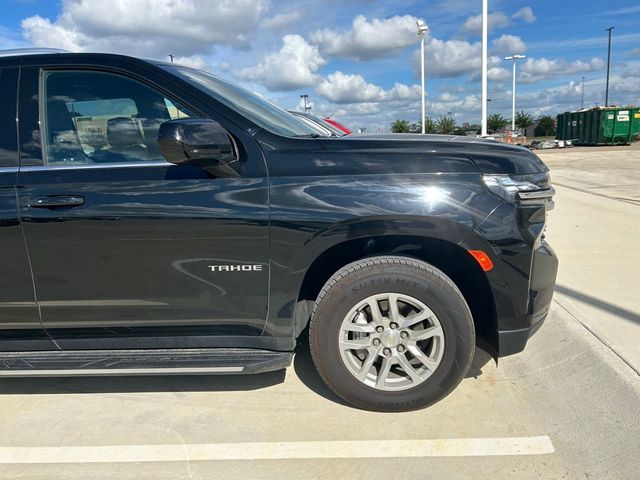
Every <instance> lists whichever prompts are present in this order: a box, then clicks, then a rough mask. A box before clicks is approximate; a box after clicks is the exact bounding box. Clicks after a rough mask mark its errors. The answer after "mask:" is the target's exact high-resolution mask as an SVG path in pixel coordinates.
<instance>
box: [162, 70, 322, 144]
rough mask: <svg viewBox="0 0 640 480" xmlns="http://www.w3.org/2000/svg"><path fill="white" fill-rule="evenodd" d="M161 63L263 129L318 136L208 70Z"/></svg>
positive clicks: (268, 104)
mask: <svg viewBox="0 0 640 480" xmlns="http://www.w3.org/2000/svg"><path fill="white" fill-rule="evenodd" d="M161 67H162V68H164V69H165V70H169V71H170V72H171V73H173V74H175V75H178V76H179V77H181V78H182V79H184V80H186V81H187V82H189V83H191V84H192V85H194V86H195V87H197V88H199V89H200V90H203V91H204V92H206V93H208V94H209V95H211V96H212V97H213V98H215V99H216V100H218V101H220V102H221V103H223V104H224V105H226V106H227V107H229V108H231V109H232V110H235V111H236V112H238V113H239V114H241V115H242V116H244V117H246V118H248V119H249V120H251V121H252V122H253V123H255V124H256V125H258V126H259V127H262V128H264V129H265V130H268V131H270V132H273V133H277V134H279V135H285V136H287V137H301V136H312V137H318V136H321V134H319V133H318V131H317V130H315V129H313V128H311V127H310V126H309V125H307V124H305V123H304V122H303V121H302V120H300V119H299V118H296V117H295V116H293V115H291V114H290V113H289V112H287V111H286V110H284V109H282V108H280V107H278V106H277V105H275V104H273V103H271V102H269V101H267V100H265V99H264V98H261V97H260V96H258V95H256V94H255V93H252V92H250V91H248V90H245V89H244V88H241V87H238V86H237V85H234V84H232V83H229V82H227V81H226V80H222V79H221V78H218V77H215V76H213V75H211V74H210V73H207V72H204V71H202V70H196V69H193V68H187V67H178V66H173V65H161Z"/></svg>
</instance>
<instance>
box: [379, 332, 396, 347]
mask: <svg viewBox="0 0 640 480" xmlns="http://www.w3.org/2000/svg"><path fill="white" fill-rule="evenodd" d="M380 343H382V345H383V346H384V347H385V348H395V347H397V346H398V345H399V344H400V333H399V332H398V331H396V330H391V329H389V328H387V329H385V331H384V332H382V335H381V336H380Z"/></svg>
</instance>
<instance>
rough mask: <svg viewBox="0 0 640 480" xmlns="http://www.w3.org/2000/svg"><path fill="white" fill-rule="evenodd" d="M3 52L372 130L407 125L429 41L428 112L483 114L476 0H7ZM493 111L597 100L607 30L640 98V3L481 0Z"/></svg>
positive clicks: (615, 91) (414, 116)
mask: <svg viewBox="0 0 640 480" xmlns="http://www.w3.org/2000/svg"><path fill="white" fill-rule="evenodd" d="M1 6H2V16H1V17H0V48H14V47H26V46H47V47H60V48H66V49H69V50H74V51H110V52H118V53H129V54H134V55H141V56H144V57H149V58H163V59H166V58H167V55H168V54H169V53H172V54H175V55H177V57H178V61H180V62H182V63H185V64H189V65H193V66H198V67H202V68H206V69H207V70H210V71H212V72H214V73H216V74H218V75H220V76H222V77H224V78H228V79H230V80H232V81H235V82H238V83H241V84H242V85H244V86H245V87H247V88H249V89H251V90H254V91H256V92H258V93H260V94H261V95H263V96H265V97H267V98H269V99H271V100H273V101H275V102H276V103H278V104H280V105H281V106H284V107H286V108H289V109H296V108H300V94H302V93H306V94H308V95H309V96H310V99H311V101H312V105H313V112H314V113H316V114H318V115H330V116H332V117H334V118H337V119H339V120H341V121H344V123H346V124H349V125H350V126H352V127H355V128H362V127H366V128H367V130H368V131H379V130H385V129H388V128H389V125H390V123H391V122H392V121H393V120H394V119H396V118H401V119H407V120H411V121H417V120H418V119H419V115H420V114H419V110H420V88H419V84H420V79H419V75H418V71H419V64H420V56H419V40H418V37H417V35H416V32H415V30H416V27H415V21H416V20H418V19H420V20H424V21H425V22H426V23H427V24H428V25H429V28H430V35H429V36H428V38H427V41H426V52H427V53H426V72H427V90H428V103H427V114H428V115H430V116H432V117H435V118H438V117H439V116H442V115H446V114H448V112H452V113H451V114H452V115H453V116H454V117H455V118H456V120H457V121H458V123H459V124H462V123H463V122H471V123H478V122H479V115H480V82H479V75H480V72H479V65H480V56H479V53H480V43H479V41H480V34H479V33H480V32H479V31H478V28H477V26H478V23H479V22H478V20H479V19H478V15H479V14H480V9H481V1H480V0H435V1H415V0H403V1H402V2H396V1H376V0H361V1H357V0H356V1H344V0H341V1H337V0H322V1H311V0H299V1H290V0H218V1H212V0H209V1H202V0H179V1H178V0H139V1H136V0H112V1H105V0H64V1H61V2H52V1H43V0H3V1H2V2H1ZM489 11H490V27H491V28H490V35H489V54H490V56H491V60H490V71H489V78H490V81H489V97H490V98H491V99H492V101H491V103H490V104H489V110H490V113H501V114H503V115H505V117H510V115H511V69H510V68H511V66H510V63H508V62H505V61H504V60H502V58H503V57H504V56H505V55H506V54H510V53H524V54H525V55H527V59H526V60H524V61H521V62H520V63H519V64H518V70H519V73H518V109H520V108H522V109H525V110H527V111H530V112H531V113H533V114H535V115H540V114H551V115H555V114H556V113H558V112H562V111H565V110H569V109H574V108H577V107H580V101H581V78H582V77H583V76H584V77H585V104H586V105H587V106H590V105H595V104H602V103H603V102H604V83H605V74H606V58H607V33H606V31H605V29H606V28H607V27H609V26H615V30H614V37H613V38H614V42H613V55H612V72H611V78H612V81H611V89H610V100H611V103H616V104H635V105H640V30H638V25H640V3H639V2H638V1H637V0H635V1H631V0H628V1H627V0H619V1H610V2H602V1H595V0H582V1H570V0H565V1H564V2H559V1H557V0H556V1H547V0H543V1H537V2H532V1H524V2H521V1H507V0H490V1H489Z"/></svg>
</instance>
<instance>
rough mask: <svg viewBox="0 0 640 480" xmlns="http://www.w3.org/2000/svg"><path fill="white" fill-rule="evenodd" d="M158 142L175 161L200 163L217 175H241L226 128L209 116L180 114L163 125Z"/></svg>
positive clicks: (178, 163)
mask: <svg viewBox="0 0 640 480" xmlns="http://www.w3.org/2000/svg"><path fill="white" fill-rule="evenodd" d="M158 145H159V146H160V151H161V152H162V155H163V156H164V158H165V159H166V160H167V162H169V163H173V164H174V165H198V166H199V167H202V168H204V169H205V170H207V171H208V172H210V173H211V174H213V175H215V176H218V177H238V176H239V175H240V173H239V171H238V157H237V149H236V148H235V145H234V143H233V142H232V139H231V137H230V136H229V134H228V133H227V131H226V130H225V129H224V128H222V126H220V124H219V123H218V122H215V121H213V120H210V119H208V118H180V119H177V120H169V121H166V122H164V123H162V124H161V125H160V128H159V130H158Z"/></svg>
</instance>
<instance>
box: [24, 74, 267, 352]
mask: <svg viewBox="0 0 640 480" xmlns="http://www.w3.org/2000/svg"><path fill="white" fill-rule="evenodd" d="M134 77H135V75H134V76H132V74H129V73H122V72H121V71H112V70H110V69H108V68H106V67H105V68H99V67H93V68H91V69H86V68H81V67H78V68H73V67H68V66H66V67H65V68H64V69H60V68H47V67H44V68H42V69H40V68H36V67H31V68H25V69H24V70H23V74H22V84H21V86H22V91H21V102H23V103H24V112H25V113H24V115H25V119H24V122H22V123H21V131H20V136H21V137H20V138H21V142H22V143H23V149H24V150H25V151H28V152H30V162H29V163H30V165H28V166H27V165H23V166H22V167H21V170H20V174H19V191H20V197H19V202H20V208H21V212H22V219H23V224H24V232H25V238H26V241H27V245H28V248H29V252H30V255H31V260H32V264H33V271H34V278H35V284H36V289H37V293H38V302H39V306H40V309H41V312H42V318H43V323H44V325H45V326H46V328H47V330H48V331H49V332H50V334H51V335H52V337H54V338H55V339H56V341H57V343H58V344H59V345H60V346H61V348H136V347H142V348H149V347H162V348H180V347H206V346H234V345H235V346H247V345H249V346H251V345H257V343H256V342H257V339H258V338H259V335H260V334H261V332H262V329H263V327H264V323H265V319H266V313H267V297H268V278H269V271H268V204H267V202H268V197H267V180H266V178H265V175H264V168H263V166H262V165H263V159H262V156H261V153H260V151H259V150H256V149H254V148H253V147H252V146H248V147H247V146H246V144H244V143H243V142H246V141H247V139H245V138H240V137H241V132H234V131H232V130H233V128H234V127H233V125H223V126H224V127H225V128H228V129H230V131H232V132H231V133H232V135H233V136H234V137H235V138H236V140H238V142H239V145H240V148H239V150H241V156H242V163H243V165H245V168H244V169H243V174H242V175H241V176H240V177H238V178H215V177H213V176H212V175H211V174H209V173H207V172H206V171H204V170H203V169H201V168H199V167H196V166H175V165H171V164H168V163H166V162H165V160H164V159H163V157H162V155H161V153H160V150H159V148H158V145H157V141H156V138H157V131H158V128H159V126H160V124H161V123H162V122H164V121H166V120H170V119H174V118H178V117H181V116H196V115H197V116H201V114H198V113H197V112H195V111H194V110H193V109H192V108H191V107H188V106H187V105H186V104H184V103H182V102H181V101H178V100H176V99H175V98H174V97H173V96H172V94H171V92H170V91H168V90H165V88H164V87H160V86H158V85H153V86H152V85H149V84H147V83H146V82H145V80H144V79H142V78H140V77H135V78H134ZM243 265H244V266H247V265H250V266H255V267H251V268H237V267H238V266H243ZM219 266H223V267H225V268H222V269H220V268H218V267H219ZM227 267H228V268H227ZM232 267H233V268H232Z"/></svg>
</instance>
